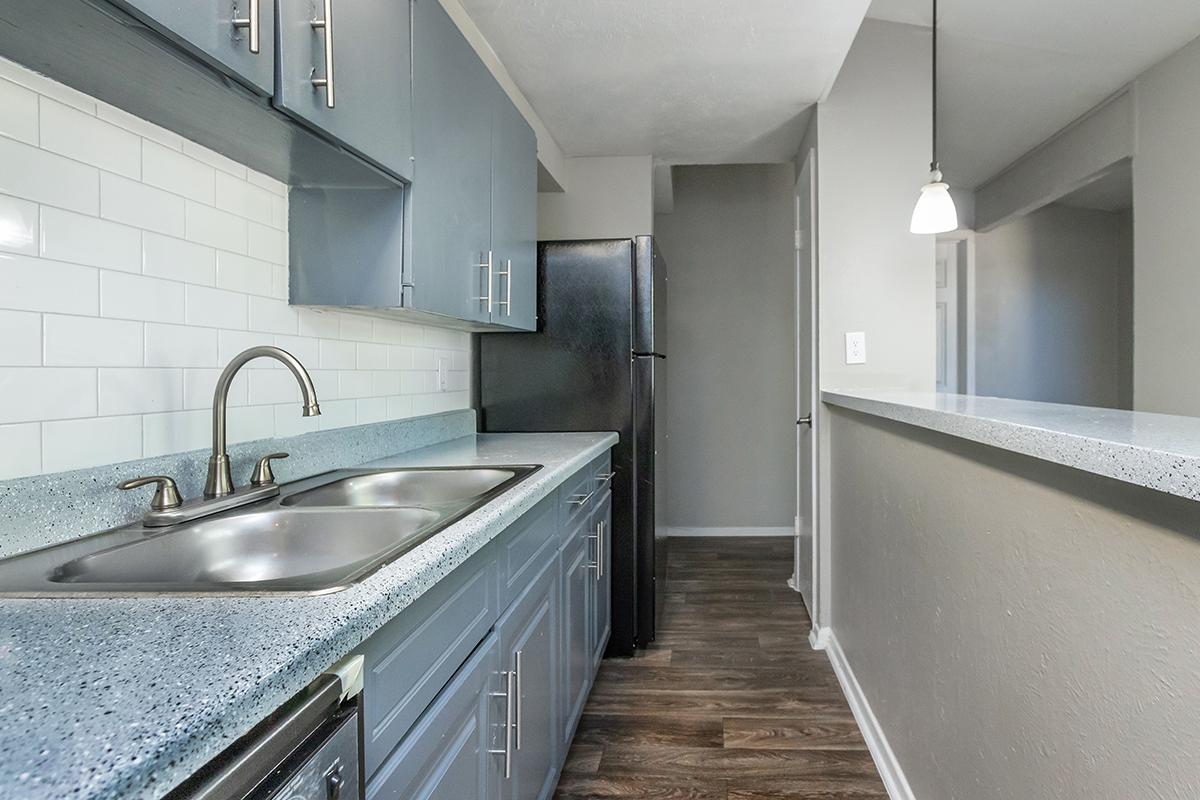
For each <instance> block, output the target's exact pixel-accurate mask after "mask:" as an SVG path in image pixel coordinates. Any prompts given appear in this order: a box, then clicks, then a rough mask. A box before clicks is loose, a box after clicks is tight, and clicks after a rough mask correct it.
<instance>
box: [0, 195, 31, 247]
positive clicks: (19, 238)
mask: <svg viewBox="0 0 1200 800" xmlns="http://www.w3.org/2000/svg"><path fill="white" fill-rule="evenodd" d="M0 250H6V251H8V252H10V253H23V254H24V255H28V256H36V255H37V251H38V205H37V203H31V202H29V201H28V200H21V199H20V198H17V197H8V196H7V195H2V194H0Z"/></svg>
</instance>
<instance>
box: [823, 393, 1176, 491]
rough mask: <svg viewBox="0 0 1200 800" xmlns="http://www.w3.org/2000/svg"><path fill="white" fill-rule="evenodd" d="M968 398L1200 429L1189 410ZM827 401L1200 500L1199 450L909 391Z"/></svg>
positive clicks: (825, 399)
mask: <svg viewBox="0 0 1200 800" xmlns="http://www.w3.org/2000/svg"><path fill="white" fill-rule="evenodd" d="M920 397H923V398H930V397H935V395H934V394H933V393H923V394H922V395H920ZM943 397H946V398H954V397H958V396H956V395H944V396H943ZM964 399H966V398H964ZM969 399H972V400H976V401H983V403H989V402H991V403H996V404H1001V403H1003V404H1006V405H1008V406H1010V407H1012V408H1014V409H1021V408H1024V409H1029V410H1030V411H1032V412H1036V411H1038V410H1041V409H1045V408H1048V407H1049V408H1053V409H1054V410H1056V411H1059V410H1061V412H1060V413H1064V414H1065V413H1070V412H1071V411H1077V412H1078V414H1079V415H1080V418H1081V419H1082V418H1083V417H1084V415H1086V414H1089V413H1090V414H1096V415H1102V416H1106V417H1115V418H1117V419H1120V420H1122V421H1125V422H1128V423H1129V424H1130V425H1131V426H1133V425H1136V423H1137V421H1138V420H1139V419H1145V420H1152V421H1155V422H1157V421H1161V420H1170V421H1177V424H1179V425H1180V426H1192V425H1194V426H1195V428H1196V434H1197V435H1198V436H1200V420H1192V419H1191V418H1188V417H1170V416H1168V415H1162V414H1150V413H1146V412H1136V411H1122V410H1116V409H1088V408H1086V407H1082V406H1066V405H1058V404H1050V403H1036V402H1031V401H1019V400H1004V399H1001V398H969ZM821 401H822V402H823V403H825V404H827V405H831V406H836V407H839V408H845V409H848V410H851V411H857V412H860V413H863V414H870V415H872V416H876V417H881V418H883V419H889V420H892V421H895V422H901V423H904V424H906V425H912V426H915V427H918V428H924V429H926V430H931V431H936V432H938V433H943V434H946V435H949V436H954V437H956V438H959V439H964V440H967V441H971V442H975V443H978V444H984V445H988V446H991V447H996V448H999V449H1001V450H1007V451H1010V452H1013V453H1018V454H1021V455H1026V456H1030V457H1033V458H1037V459H1039V460H1042V461H1048V462H1050V463H1054V464H1058V465H1060V466H1064V467H1070V468H1073V469H1078V470H1082V471H1084V472H1090V473H1092V474H1094V475H1100V476H1103V477H1106V478H1112V479H1114V480H1118V481H1122V482H1124V483H1130V484H1133V485H1135V486H1140V487H1142V488H1146V489H1152V490H1154V491H1158V492H1163V493H1165V494H1171V495H1175V496H1176V497H1182V498H1185V499H1187V500H1200V452H1197V453H1195V454H1192V453H1187V452H1178V451H1175V450H1170V449H1166V448H1163V447H1154V446H1148V445H1145V444H1140V443H1136V442H1132V441H1126V440H1123V439H1122V438H1120V437H1119V436H1111V437H1109V436H1103V435H1098V434H1089V433H1081V432H1080V431H1077V430H1064V429H1061V428H1056V427H1055V426H1054V425H1053V423H1052V422H1051V421H1049V420H1047V421H1046V422H1045V424H1031V423H1029V422H1024V421H1016V420H1012V419H1004V418H1002V417H998V416H993V415H990V414H987V413H982V412H967V411H964V410H952V409H946V408H933V407H930V406H929V405H928V404H925V403H918V402H912V401H906V400H905V399H904V397H903V395H902V394H896V395H893V394H891V393H886V392H882V393H872V392H862V393H850V392H846V391H822V392H821Z"/></svg>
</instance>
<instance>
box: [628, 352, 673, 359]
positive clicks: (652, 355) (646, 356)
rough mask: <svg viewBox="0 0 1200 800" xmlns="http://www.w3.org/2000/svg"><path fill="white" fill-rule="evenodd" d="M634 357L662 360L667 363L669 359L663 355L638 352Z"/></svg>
mask: <svg viewBox="0 0 1200 800" xmlns="http://www.w3.org/2000/svg"><path fill="white" fill-rule="evenodd" d="M633 357H634V358H661V359H662V360H663V361H666V360H667V357H666V356H665V355H663V354H662V353H638V352H634V354H633Z"/></svg>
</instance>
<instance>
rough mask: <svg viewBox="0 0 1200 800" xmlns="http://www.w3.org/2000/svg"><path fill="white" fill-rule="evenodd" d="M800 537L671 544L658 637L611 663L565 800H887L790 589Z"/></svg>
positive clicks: (561, 789) (579, 739)
mask: <svg viewBox="0 0 1200 800" xmlns="http://www.w3.org/2000/svg"><path fill="white" fill-rule="evenodd" d="M791 558H792V543H791V540H790V539H786V538H775V539H672V540H671V546H670V558H669V563H668V567H667V606H666V612H665V619H664V620H663V624H662V628H661V630H660V631H659V636H658V641H657V642H655V644H654V646H653V647H652V648H650V649H649V650H646V651H644V652H643V653H642V654H640V655H639V656H638V657H636V658H632V659H609V660H608V661H605V662H604V665H603V666H602V667H601V669H600V674H599V676H598V677H597V678H596V685H595V687H594V688H593V690H592V695H591V697H590V698H589V700H588V704H587V707H586V709H585V710H584V713H583V719H582V721H581V722H580V724H579V731H578V733H577V735H576V737H575V743H574V745H573V746H572V748H571V752H570V755H569V756H568V759H567V763H566V766H565V767H564V769H563V775H562V779H561V780H560V781H559V784H558V791H557V793H556V794H555V797H556V798H558V800H582V798H589V799H592V798H638V799H639V800H834V799H835V798H845V799H846V800H861V799H862V798H886V797H887V794H886V792H885V791H884V788H883V784H882V783H881V782H880V780H879V775H878V773H877V772H876V770H875V765H874V763H873V762H872V761H871V756H870V754H869V753H868V752H867V747H866V743H865V742H864V741H863V738H862V735H861V734H860V733H859V730H858V726H857V725H856V724H855V722H854V717H853V716H852V715H851V713H850V708H849V707H848V706H847V705H846V700H845V698H844V697H843V696H842V692H841V689H840V688H839V686H838V682H837V678H836V677H835V676H834V674H833V669H832V667H830V665H829V661H828V659H827V658H826V656H825V654H824V653H819V652H814V651H813V650H812V649H811V648H810V647H809V645H808V631H809V627H810V624H811V623H810V620H809V618H808V614H807V612H806V611H805V609H804V605H803V603H801V602H800V598H799V596H798V595H797V594H795V593H794V592H792V591H791V590H790V589H788V588H787V584H786V581H787V577H788V575H790V574H791Z"/></svg>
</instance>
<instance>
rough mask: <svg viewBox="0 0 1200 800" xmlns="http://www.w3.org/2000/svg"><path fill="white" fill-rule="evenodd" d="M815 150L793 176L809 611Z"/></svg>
mask: <svg viewBox="0 0 1200 800" xmlns="http://www.w3.org/2000/svg"><path fill="white" fill-rule="evenodd" d="M813 159H814V152H813V151H812V150H810V151H809V152H808V154H807V155H806V156H805V158H804V165H803V167H801V169H800V176H799V178H798V179H797V180H796V420H797V424H796V568H795V573H794V574H793V576H792V588H794V589H795V590H796V591H798V592H800V595H801V597H803V598H804V604H805V605H806V606H808V610H809V613H810V614H813V613H815V608H814V606H813V600H814V597H813V580H814V574H813V564H814V563H815V549H814V548H815V546H816V541H815V539H814V537H813V528H814V526H815V524H816V519H817V514H816V497H817V492H816V475H817V470H816V467H817V458H816V453H817V448H816V433H815V430H814V422H816V418H815V413H816V409H817V397H816V391H817V305H816V298H817V293H816V279H817V273H816V266H815V263H816V241H815V237H816V231H817V226H816V180H815V175H814V174H813V167H814V165H813Z"/></svg>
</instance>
